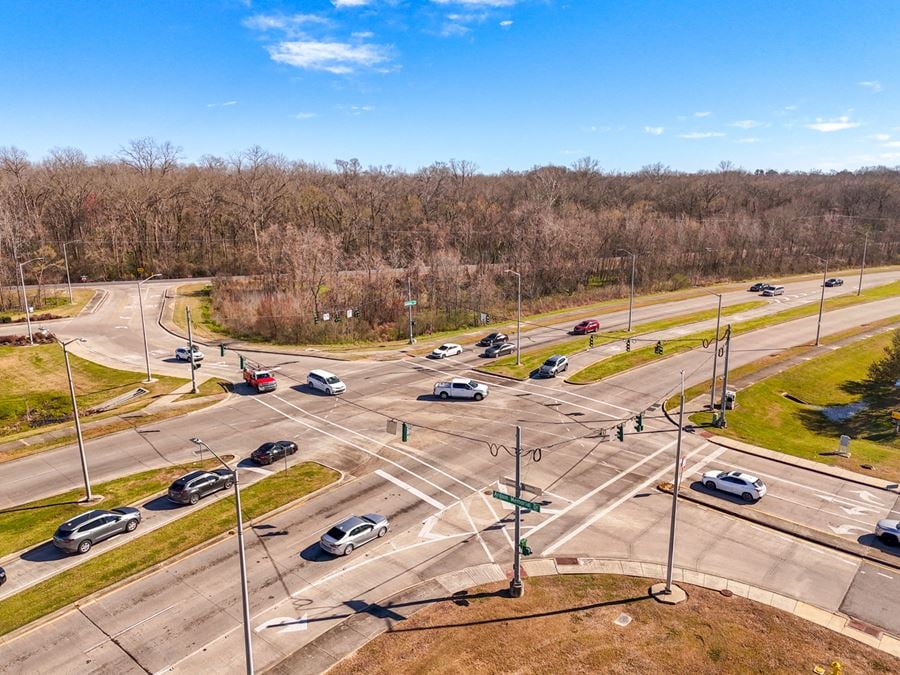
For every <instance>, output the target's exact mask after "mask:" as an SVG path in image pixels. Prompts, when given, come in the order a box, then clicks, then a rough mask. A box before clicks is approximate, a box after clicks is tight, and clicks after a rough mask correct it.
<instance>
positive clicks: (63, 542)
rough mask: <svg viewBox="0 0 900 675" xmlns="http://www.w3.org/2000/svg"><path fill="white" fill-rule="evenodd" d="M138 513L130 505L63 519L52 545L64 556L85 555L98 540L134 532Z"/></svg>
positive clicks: (139, 520)
mask: <svg viewBox="0 0 900 675" xmlns="http://www.w3.org/2000/svg"><path fill="white" fill-rule="evenodd" d="M140 522H141V512H140V511H139V510H137V509H134V508H131V507H130V506H123V507H122V508H119V509H112V510H111V511H104V510H103V509H94V510H93V511H87V512H86V513H82V514H81V515H80V516H75V517H74V518H72V520H67V521H66V522H64V523H63V524H62V525H60V526H59V528H58V529H57V530H56V534H54V535H53V545H54V546H56V548H58V549H61V550H63V551H66V552H67V553H87V552H88V551H90V550H91V546H93V545H94V544H96V543H97V542H98V541H103V540H104V539H109V538H110V537H112V536H114V535H116V534H119V533H120V532H134V530H135V528H136V527H137V526H138V523H140Z"/></svg>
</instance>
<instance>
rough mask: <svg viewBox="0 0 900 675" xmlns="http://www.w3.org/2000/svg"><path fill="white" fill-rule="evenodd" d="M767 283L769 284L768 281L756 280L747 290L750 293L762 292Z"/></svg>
mask: <svg viewBox="0 0 900 675" xmlns="http://www.w3.org/2000/svg"><path fill="white" fill-rule="evenodd" d="M768 285H769V284H768V282H765V281H757V282H756V283H755V284H753V285H752V286H751V287H750V288H748V289H747V290H748V291H750V292H751V293H762V292H763V291H764V290H765V289H766V287H767V286H768Z"/></svg>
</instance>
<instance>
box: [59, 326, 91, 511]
mask: <svg viewBox="0 0 900 675" xmlns="http://www.w3.org/2000/svg"><path fill="white" fill-rule="evenodd" d="M57 342H59V344H60V345H61V346H62V348H63V359H64V360H65V362H66V376H67V377H68V378H69V395H70V396H71V397H72V413H73V414H74V415H75V438H77V439H78V452H79V454H80V455H81V473H82V476H83V477H84V500H85V501H86V502H89V501H91V500H92V499H93V498H94V496H93V495H92V494H91V481H90V478H88V468H87V458H86V456H85V454H84V439H83V438H82V436H81V420H79V418H78V402H77V401H76V400H75V383H74V382H73V381H72V368H71V366H70V365H69V350H67V349H66V347H67V346H69V345H70V344H72V343H73V342H87V340H85V339H84V338H72V339H71V340H68V341H66V342H63V341H62V340H59V339H57Z"/></svg>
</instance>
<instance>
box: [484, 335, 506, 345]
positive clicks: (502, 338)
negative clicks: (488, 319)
mask: <svg viewBox="0 0 900 675" xmlns="http://www.w3.org/2000/svg"><path fill="white" fill-rule="evenodd" d="M507 340H509V336H508V335H505V334H504V333H491V334H490V335H488V336H487V337H483V338H481V340H479V341H478V346H479V347H493V346H494V345H501V344H503V343H504V342H506V341H507Z"/></svg>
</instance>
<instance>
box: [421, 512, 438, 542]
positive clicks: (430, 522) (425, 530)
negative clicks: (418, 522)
mask: <svg viewBox="0 0 900 675" xmlns="http://www.w3.org/2000/svg"><path fill="white" fill-rule="evenodd" d="M437 520H438V519H437V516H428V517H427V518H426V519H425V522H424V523H422V529H421V530H419V538H420V539H443V538H444V537H443V536H442V535H440V534H431V528H433V527H434V526H435V525H436V524H437Z"/></svg>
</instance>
